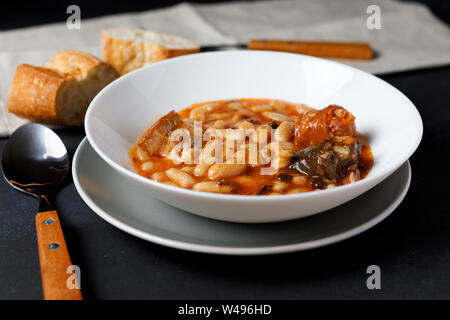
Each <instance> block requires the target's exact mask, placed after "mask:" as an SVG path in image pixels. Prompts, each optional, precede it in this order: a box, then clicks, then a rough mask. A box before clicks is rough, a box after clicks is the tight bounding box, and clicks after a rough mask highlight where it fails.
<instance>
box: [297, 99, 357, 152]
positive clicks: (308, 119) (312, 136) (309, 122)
mask: <svg viewBox="0 0 450 320" xmlns="http://www.w3.org/2000/svg"><path fill="white" fill-rule="evenodd" d="M355 134H356V126H355V117H354V116H353V115H352V114H351V113H350V112H348V111H347V110H345V109H344V108H342V107H340V106H337V105H330V106H328V107H326V108H324V109H322V110H312V111H308V112H306V113H304V114H303V115H302V116H300V117H299V118H298V119H297V120H296V123H295V149H296V150H302V149H304V148H307V147H309V146H312V145H315V144H318V143H321V142H322V141H324V140H335V137H342V136H349V137H354V136H355Z"/></svg>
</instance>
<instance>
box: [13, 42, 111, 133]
mask: <svg viewBox="0 0 450 320" xmlns="http://www.w3.org/2000/svg"><path fill="white" fill-rule="evenodd" d="M117 77H118V74H117V73H116V71H115V70H114V68H112V67H111V66H109V65H108V64H106V63H104V62H102V61H101V60H99V59H98V58H96V57H94V56H91V55H89V54H86V53H83V52H79V51H76V50H64V51H60V52H58V53H57V54H56V55H55V56H54V57H53V59H52V60H51V61H50V62H49V63H47V64H46V66H45V67H37V66H32V65H29V64H21V65H19V66H17V68H16V73H15V75H14V78H13V81H12V84H11V87H10V90H9V96H8V110H9V111H10V112H12V113H14V114H16V115H17V116H19V117H22V118H26V119H30V120H32V121H37V122H44V123H53V124H64V125H82V124H83V120H84V115H85V113H86V110H87V108H88V106H89V104H90V102H91V101H92V99H93V98H94V97H95V95H96V94H97V93H98V92H99V91H100V90H101V89H102V88H103V87H105V86H106V85H107V84H108V83H110V82H111V81H113V80H114V79H116V78H117Z"/></svg>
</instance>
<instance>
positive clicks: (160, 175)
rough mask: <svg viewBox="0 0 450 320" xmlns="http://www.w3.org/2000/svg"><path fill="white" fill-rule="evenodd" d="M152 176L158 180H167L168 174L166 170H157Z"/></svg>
mask: <svg viewBox="0 0 450 320" xmlns="http://www.w3.org/2000/svg"><path fill="white" fill-rule="evenodd" d="M151 178H152V180H155V181H158V182H162V181H164V180H167V176H166V174H165V173H164V172H155V173H154V174H152V176H151Z"/></svg>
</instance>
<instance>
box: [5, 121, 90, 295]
mask: <svg viewBox="0 0 450 320" xmlns="http://www.w3.org/2000/svg"><path fill="white" fill-rule="evenodd" d="M2 166H3V175H4V177H5V179H6V181H8V183H9V184H10V185H11V186H13V187H14V188H15V189H17V190H19V191H22V192H25V193H26V194H29V195H32V196H35V197H37V198H38V199H39V200H40V204H39V213H38V214H37V215H36V229H37V237H38V247H39V260H40V264H41V276H42V285H43V289H44V297H45V298H46V299H52V300H53V299H81V293H80V290H79V285H78V288H77V287H76V286H75V290H73V288H69V286H68V285H67V277H68V274H67V268H68V267H70V266H71V265H72V263H71V261H70V256H69V253H68V250H67V246H66V243H65V240H64V235H63V233H62V229H61V225H60V223H59V219H58V215H57V212H56V211H55V210H54V209H53V206H52V205H51V201H50V200H49V195H50V194H52V193H53V192H54V191H56V188H57V187H58V186H59V185H60V184H61V182H62V181H63V180H64V179H65V177H66V176H67V174H68V172H69V166H70V162H69V156H68V155H67V150H66V147H65V146H64V143H63V142H62V141H61V139H60V138H59V137H58V136H57V135H56V133H54V132H53V131H52V130H50V129H49V128H47V127H45V126H43V125H40V124H35V123H30V124H26V125H24V126H22V127H20V128H19V129H17V130H16V131H15V132H14V133H13V134H12V135H11V136H10V138H9V140H8V142H7V143H6V145H5V148H4V150H3V155H2Z"/></svg>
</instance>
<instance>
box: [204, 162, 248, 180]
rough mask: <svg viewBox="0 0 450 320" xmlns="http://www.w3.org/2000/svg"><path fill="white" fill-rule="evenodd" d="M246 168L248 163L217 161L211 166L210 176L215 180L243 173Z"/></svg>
mask: <svg viewBox="0 0 450 320" xmlns="http://www.w3.org/2000/svg"><path fill="white" fill-rule="evenodd" d="M246 168H247V165H246V164H228V163H216V164H213V165H212V166H211V167H210V168H209V170H208V177H209V178H210V179H214V180H215V179H220V178H226V177H232V176H236V175H238V174H241V173H243V172H244V171H245V169H246Z"/></svg>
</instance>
